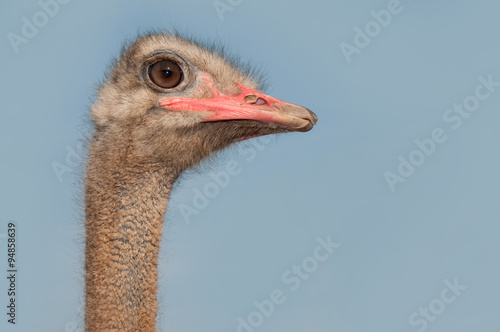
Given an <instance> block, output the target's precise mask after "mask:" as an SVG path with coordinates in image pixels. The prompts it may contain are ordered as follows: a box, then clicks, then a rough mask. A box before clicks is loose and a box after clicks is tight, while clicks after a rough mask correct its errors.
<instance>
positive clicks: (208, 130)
mask: <svg viewBox="0 0 500 332" xmlns="http://www.w3.org/2000/svg"><path fill="white" fill-rule="evenodd" d="M92 112H93V119H94V121H95V122H96V123H97V124H98V125H102V126H122V127H123V128H122V129H123V130H124V131H126V132H127V133H129V134H128V135H129V136H130V138H129V142H132V144H133V145H134V146H135V147H136V148H137V149H136V150H137V151H140V153H141V154H142V155H143V156H145V157H146V159H151V158H152V161H154V159H155V158H163V157H168V156H171V155H172V153H175V155H176V156H177V157H178V156H179V155H181V156H185V160H186V162H185V165H184V166H185V167H190V166H192V165H191V164H190V163H196V162H198V161H199V160H201V159H202V158H204V157H206V156H208V155H210V154H211V153H212V152H214V151H217V150H220V149H222V148H224V147H227V146H228V145H230V144H232V143H234V142H238V141H242V140H245V139H248V138H252V137H257V136H262V135H268V134H276V133H285V132H294V131H300V132H305V131H308V130H310V129H311V128H312V127H313V126H314V125H315V124H316V122H317V117H316V115H315V114H314V113H312V112H311V111H309V110H308V109H307V108H304V107H302V106H298V105H294V104H291V103H288V102H285V101H282V100H279V99H277V98H274V97H271V96H268V95H266V94H264V93H262V92H260V91H259V89H258V82H256V80H254V79H253V78H252V77H251V76H250V75H248V74H247V73H245V72H244V71H243V70H241V69H239V68H238V67H237V66H235V65H233V64H232V63H231V62H230V61H228V60H227V59H225V58H224V57H223V56H221V55H220V54H218V53H215V52H213V51H211V50H209V49H207V48H204V47H202V46H200V45H198V44H196V43H193V42H190V41H187V40H184V39H182V38H180V37H178V36H173V35H151V36H147V37H143V38H140V39H139V40H137V41H136V42H135V43H134V44H133V45H131V46H130V47H129V48H128V49H126V50H125V51H124V52H123V54H122V57H121V58H120V59H119V60H118V61H117V63H116V65H115V67H114V68H113V69H112V71H111V73H110V75H109V77H108V81H107V82H106V83H105V84H104V85H103V87H102V89H101V91H100V92H99V94H98V98H97V102H96V104H95V105H94V107H93V109H92ZM148 157H149V158H148Z"/></svg>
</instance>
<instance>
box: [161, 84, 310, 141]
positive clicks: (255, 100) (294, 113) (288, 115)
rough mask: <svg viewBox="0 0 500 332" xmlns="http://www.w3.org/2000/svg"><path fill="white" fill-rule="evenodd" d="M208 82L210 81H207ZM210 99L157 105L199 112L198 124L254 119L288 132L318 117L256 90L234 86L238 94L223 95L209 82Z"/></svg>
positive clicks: (174, 99) (305, 128)
mask: <svg viewBox="0 0 500 332" xmlns="http://www.w3.org/2000/svg"><path fill="white" fill-rule="evenodd" d="M208 81H209V80H208ZM208 83H209V87H210V88H211V90H212V93H213V96H212V97H211V98H202V99H196V98H178V97H171V98H164V99H161V100H160V105H161V106H162V107H164V108H165V109H168V110H172V111H187V112H200V113H202V114H203V115H202V117H201V120H200V121H201V122H210V121H227V120H256V121H260V122H266V123H274V124H277V125H280V126H283V127H285V128H287V129H288V130H290V131H302V132H305V131H309V130H311V129H312V127H313V126H314V125H315V124H316V123H317V122H318V117H317V116H316V115H315V114H314V113H313V112H311V111H310V110H308V109H307V108H305V107H302V106H299V105H295V104H291V103H287V102H285V101H283V100H279V99H277V98H274V97H271V96H268V95H265V94H263V93H260V92H259V91H256V90H252V89H249V88H247V87H245V86H244V85H241V84H237V86H238V88H239V89H240V91H241V92H240V93H238V94H237V95H232V96H226V95H224V94H222V93H221V92H220V91H218V90H217V89H216V88H215V87H214V86H213V84H211V82H210V81H209V82H208Z"/></svg>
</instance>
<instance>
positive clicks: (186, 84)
mask: <svg viewBox="0 0 500 332" xmlns="http://www.w3.org/2000/svg"><path fill="white" fill-rule="evenodd" d="M259 90H260V88H259V79H257V78H255V77H254V76H253V75H252V72H251V71H250V70H248V69H246V67H241V66H238V65H237V64H236V62H235V61H232V60H231V59H230V58H227V57H226V56H225V55H224V53H223V52H220V51H217V49H216V48H213V47H207V46H206V45H204V44H202V43H199V42H196V41H193V40H191V39H187V38H183V37H182V36H180V35H179V34H177V33H151V34H147V35H143V36H139V37H138V38H137V40H135V41H134V42H133V43H131V44H128V45H127V46H126V47H124V49H123V50H122V53H121V55H120V57H119V58H118V59H116V61H115V62H114V64H113V65H112V68H111V69H110V71H109V73H108V75H107V76H106V78H105V80H104V82H103V84H102V85H101V86H100V88H99V90H98V92H97V95H96V100H95V102H94V104H93V105H92V107H91V120H92V123H93V127H94V129H93V134H92V138H91V141H90V144H89V156H88V161H87V165H86V176H85V229H86V240H85V245H86V247H85V292H86V295H85V297H86V300H85V329H86V331H92V332H94V331H99V332H104V331H146V332H148V331H155V330H156V314H157V309H158V303H157V289H158V281H157V276H158V253H159V249H160V240H161V236H162V228H163V220H164V215H165V212H166V208H167V201H168V199H169V195H170V191H171V189H172V186H173V184H174V182H175V181H176V180H177V179H178V177H179V176H180V174H181V173H182V172H183V171H184V170H186V169H188V168H191V167H193V166H195V165H197V164H198V163H200V161H202V160H203V159H205V158H207V157H209V156H210V155H212V154H213V153H214V152H216V151H218V150H221V149H223V148H226V147H228V146H229V145H231V144H233V143H235V142H238V141H241V140H245V139H248V138H252V137H257V136H262V135H268V134H276V133H286V132H294V131H299V132H305V131H308V130H310V129H311V128H312V127H313V126H314V125H315V124H316V122H317V117H316V115H314V113H312V112H311V111H309V110H308V109H306V108H304V107H301V106H298V105H294V104H290V103H287V102H284V101H281V100H279V99H276V98H273V97H271V96H268V95H265V94H263V93H262V92H260V91H259Z"/></svg>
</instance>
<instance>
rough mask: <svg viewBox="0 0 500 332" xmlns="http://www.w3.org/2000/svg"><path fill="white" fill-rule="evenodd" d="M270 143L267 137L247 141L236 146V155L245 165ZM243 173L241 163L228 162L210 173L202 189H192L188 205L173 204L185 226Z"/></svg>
mask: <svg viewBox="0 0 500 332" xmlns="http://www.w3.org/2000/svg"><path fill="white" fill-rule="evenodd" d="M271 141H272V139H271V138H270V137H269V136H261V137H257V138H254V139H252V140H250V141H248V145H244V144H241V145H239V146H238V154H239V155H240V156H241V157H243V158H244V160H245V161H246V162H247V163H250V162H252V161H254V160H255V158H256V157H257V154H258V152H260V151H262V150H264V149H265V148H266V146H267V145H268V144H269V143H270V142H271ZM242 171H243V168H242V165H241V163H239V162H238V161H236V160H230V161H228V162H227V163H226V164H225V166H224V169H222V170H219V171H216V172H210V174H209V176H210V179H211V180H210V181H209V182H208V183H206V184H204V185H203V187H202V188H193V196H192V199H191V203H190V204H186V203H180V204H175V205H176V206H177V207H178V209H179V211H180V213H181V214H182V218H183V219H184V222H185V223H186V224H188V225H189V224H190V223H191V218H192V216H194V215H199V214H200V212H201V211H202V210H204V209H206V208H207V207H208V206H209V204H210V200H212V199H214V198H215V197H217V196H219V194H220V192H221V190H223V189H224V188H226V187H227V186H229V184H230V183H231V179H232V178H233V177H234V176H237V175H238V174H240V173H241V172H242Z"/></svg>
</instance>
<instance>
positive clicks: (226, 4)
mask: <svg viewBox="0 0 500 332" xmlns="http://www.w3.org/2000/svg"><path fill="white" fill-rule="evenodd" d="M242 3H243V0H215V1H212V5H213V6H214V9H215V12H216V13H217V15H218V16H219V19H220V20H221V21H224V15H226V13H227V12H232V11H233V10H234V9H235V8H236V7H238V6H239V5H241V4H242Z"/></svg>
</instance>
